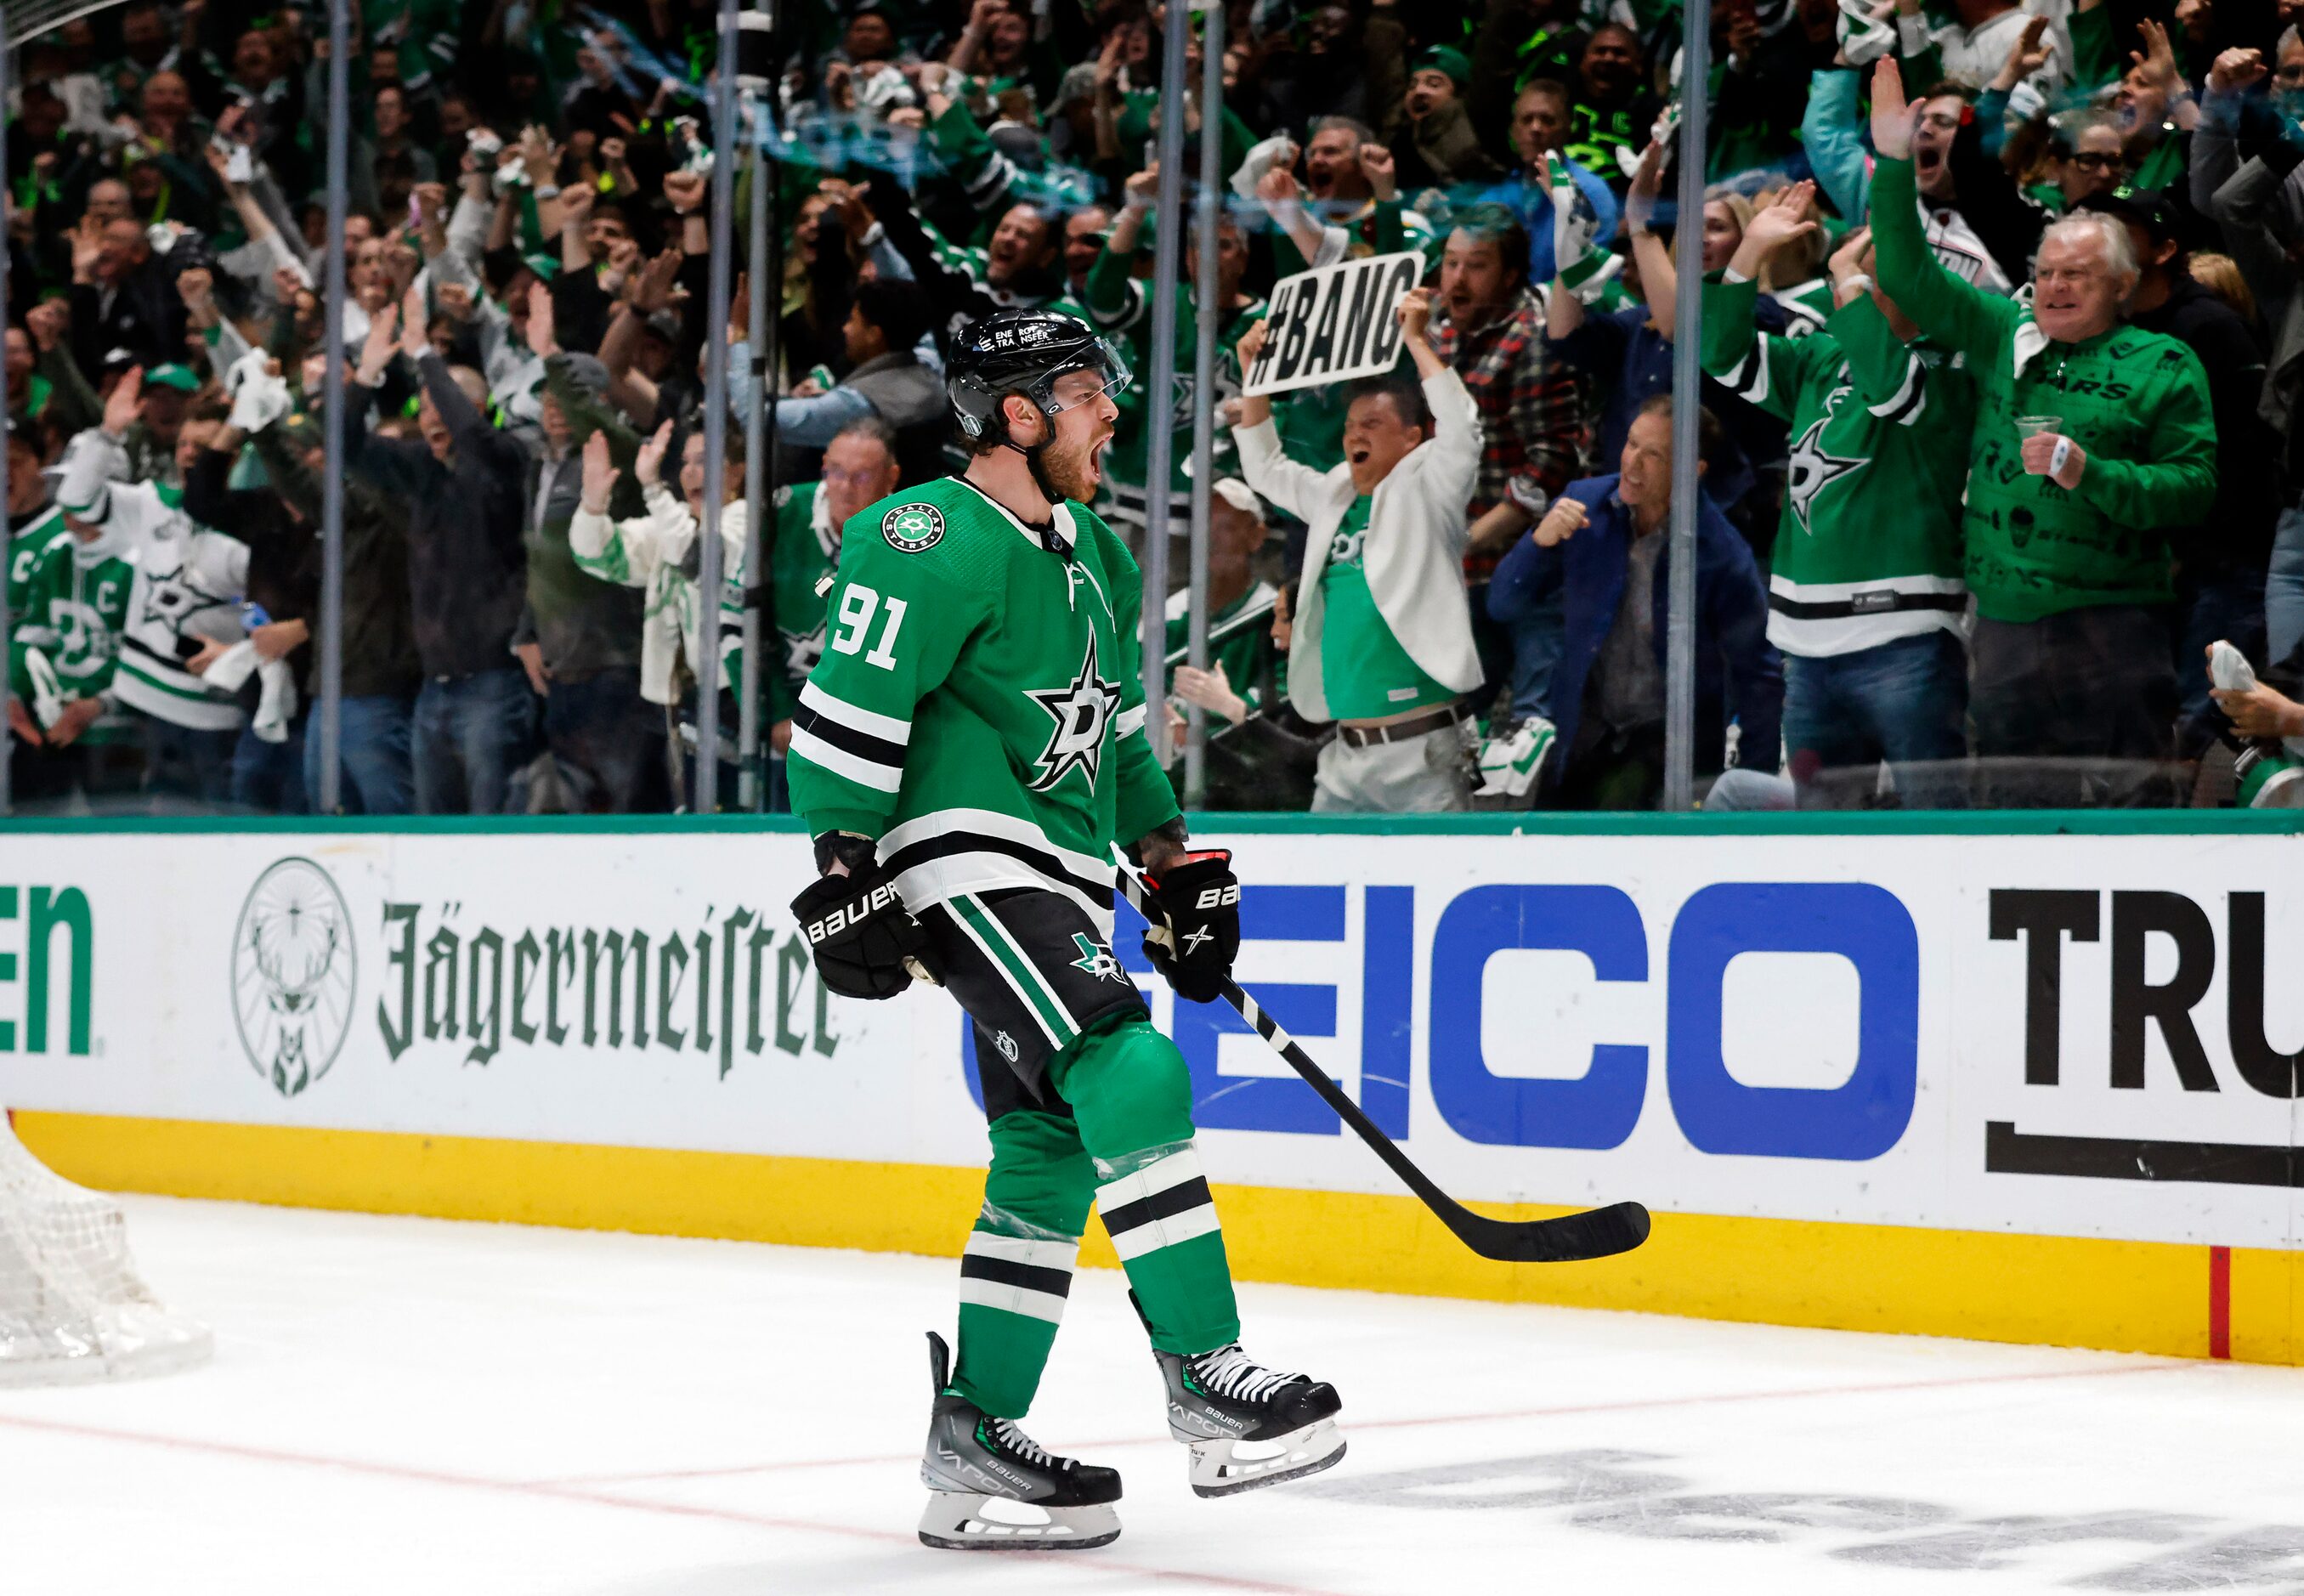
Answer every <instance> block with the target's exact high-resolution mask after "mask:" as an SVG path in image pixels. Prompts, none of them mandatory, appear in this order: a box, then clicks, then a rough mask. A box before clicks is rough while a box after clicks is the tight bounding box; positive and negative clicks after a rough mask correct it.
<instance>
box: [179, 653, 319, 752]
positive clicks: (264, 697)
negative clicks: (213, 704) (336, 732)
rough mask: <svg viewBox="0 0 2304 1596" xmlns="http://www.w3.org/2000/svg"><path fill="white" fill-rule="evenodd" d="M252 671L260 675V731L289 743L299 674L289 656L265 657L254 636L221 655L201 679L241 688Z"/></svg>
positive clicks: (272, 740)
mask: <svg viewBox="0 0 2304 1596" xmlns="http://www.w3.org/2000/svg"><path fill="white" fill-rule="evenodd" d="M251 671H252V672H254V673H255V675H256V687H257V694H258V697H257V703H256V720H255V730H256V734H257V735H258V736H259V737H261V738H263V739H264V741H266V742H267V743H285V742H287V741H288V723H289V722H290V721H291V720H293V719H294V718H295V717H296V678H295V676H294V675H292V674H291V673H290V671H289V669H288V662H287V661H286V660H284V659H266V658H262V657H260V656H259V655H258V653H257V651H256V640H255V639H254V638H252V637H251V638H249V639H246V640H245V641H241V642H237V643H234V644H233V646H232V647H231V648H229V649H225V650H224V652H223V653H221V654H219V655H217V656H216V658H215V660H214V661H212V662H211V663H210V664H209V666H208V669H207V670H206V671H204V672H202V673H201V679H202V680H204V681H207V682H211V683H215V684H216V686H218V687H221V688H223V689H224V691H225V692H239V691H240V689H241V683H244V682H246V681H247V680H248V677H249V673H250V672H251Z"/></svg>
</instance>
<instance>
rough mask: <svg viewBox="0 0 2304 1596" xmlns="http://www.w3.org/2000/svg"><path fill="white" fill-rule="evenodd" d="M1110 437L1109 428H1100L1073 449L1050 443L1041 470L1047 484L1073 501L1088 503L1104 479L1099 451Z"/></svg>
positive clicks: (1043, 453)
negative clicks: (1098, 458) (1099, 460)
mask: <svg viewBox="0 0 2304 1596" xmlns="http://www.w3.org/2000/svg"><path fill="white" fill-rule="evenodd" d="M1111 437H1112V433H1111V430H1110V429H1107V428H1098V429H1097V431H1096V432H1095V433H1094V434H1093V435H1092V436H1090V437H1087V438H1085V439H1083V440H1082V441H1081V442H1080V443H1079V444H1078V445H1076V446H1073V447H1072V448H1069V449H1067V448H1065V447H1063V446H1062V445H1060V444H1050V445H1049V446H1047V448H1046V449H1044V450H1043V451H1041V454H1040V472H1041V474H1042V475H1043V476H1045V477H1046V479H1047V485H1048V486H1049V487H1051V488H1055V490H1056V491H1057V492H1058V493H1059V494H1062V495H1063V497H1065V498H1068V499H1070V500H1072V502H1073V503H1074V504H1080V505H1085V504H1087V503H1088V502H1089V501H1090V500H1092V499H1094V498H1095V497H1096V490H1097V485H1098V484H1099V483H1101V482H1102V481H1103V480H1104V472H1103V469H1102V467H1101V464H1100V463H1099V462H1098V460H1097V454H1098V452H1099V451H1100V450H1101V449H1102V448H1103V447H1104V446H1105V443H1106V442H1108V441H1109V440H1110V438H1111Z"/></svg>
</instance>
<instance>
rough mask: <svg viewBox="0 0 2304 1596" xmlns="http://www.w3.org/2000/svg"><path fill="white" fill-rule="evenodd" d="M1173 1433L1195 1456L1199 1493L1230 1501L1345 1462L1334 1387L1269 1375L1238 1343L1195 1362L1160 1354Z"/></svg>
mask: <svg viewBox="0 0 2304 1596" xmlns="http://www.w3.org/2000/svg"><path fill="white" fill-rule="evenodd" d="M1152 1355H1153V1356H1154V1357H1155V1358H1156V1359H1157V1360H1159V1363H1160V1373H1161V1377H1162V1378H1163V1379H1165V1380H1166V1381H1167V1382H1168V1433H1169V1434H1171V1435H1173V1436H1174V1437H1175V1438H1176V1439H1178V1440H1180V1441H1182V1442H1183V1443H1184V1444H1185V1445H1186V1446H1188V1447H1190V1448H1191V1450H1192V1471H1191V1472H1192V1489H1193V1490H1195V1491H1197V1492H1198V1493H1199V1494H1200V1495H1201V1496H1204V1497H1220V1496H1231V1495H1233V1494H1234V1493H1236V1492H1238V1491H1243V1490H1255V1489H1256V1488H1257V1487H1258V1486H1260V1485H1277V1484H1279V1483H1280V1482H1281V1481H1283V1480H1297V1479H1301V1478H1302V1477H1303V1476H1304V1475H1306V1474H1317V1473H1319V1472H1320V1471H1321V1470H1322V1469H1325V1468H1327V1467H1329V1466H1331V1465H1332V1464H1334V1463H1335V1462H1336V1461H1337V1460H1338V1459H1339V1458H1341V1457H1343V1455H1344V1438H1343V1435H1342V1434H1340V1433H1339V1432H1338V1430H1337V1429H1336V1414H1337V1413H1339V1412H1340V1411H1341V1410H1342V1409H1343V1398H1342V1397H1340V1396H1337V1395H1336V1388H1335V1387H1334V1386H1332V1385H1329V1384H1327V1383H1326V1381H1321V1380H1309V1379H1307V1378H1306V1377H1305V1376H1303V1375H1300V1374H1282V1373H1279V1372H1277V1371H1275V1370H1270V1369H1266V1368H1263V1367H1262V1366H1260V1365H1258V1363H1255V1362H1253V1361H1252V1360H1251V1359H1250V1358H1249V1355H1248V1354H1246V1353H1244V1352H1242V1351H1241V1349H1240V1345H1239V1343H1237V1342H1234V1343H1233V1344H1232V1346H1220V1347H1218V1348H1216V1351H1214V1352H1204V1353H1200V1354H1197V1355H1195V1356H1192V1357H1184V1356H1182V1355H1180V1354H1176V1353H1172V1352H1160V1351H1158V1350H1155V1351H1154V1352H1153V1354H1152Z"/></svg>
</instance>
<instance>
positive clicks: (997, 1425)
mask: <svg viewBox="0 0 2304 1596" xmlns="http://www.w3.org/2000/svg"><path fill="white" fill-rule="evenodd" d="M990 1428H991V1431H992V1439H994V1440H995V1441H998V1442H999V1443H1000V1445H1001V1446H1002V1447H1005V1448H1006V1449H1007V1450H1009V1451H1011V1452H1013V1453H1014V1454H1015V1455H1016V1456H1019V1457H1021V1458H1022V1459H1023V1460H1024V1461H1025V1462H1026V1463H1029V1464H1034V1465H1035V1466H1037V1467H1039V1468H1055V1467H1056V1466H1057V1459H1056V1457H1055V1455H1054V1454H1053V1453H1051V1452H1050V1451H1049V1450H1048V1449H1047V1448H1046V1447H1044V1446H1042V1445H1040V1443H1039V1442H1038V1441H1036V1440H1034V1439H1032V1438H1031V1437H1030V1436H1029V1435H1026V1434H1025V1433H1024V1432H1023V1431H1022V1430H1019V1429H1017V1428H1016V1426H1015V1424H1014V1422H1012V1421H1011V1420H1007V1419H994V1420H993V1421H991V1424H990Z"/></svg>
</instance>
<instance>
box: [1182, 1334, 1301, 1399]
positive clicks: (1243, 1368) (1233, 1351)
mask: <svg viewBox="0 0 2304 1596" xmlns="http://www.w3.org/2000/svg"><path fill="white" fill-rule="evenodd" d="M1192 1378H1193V1379H1195V1380H1198V1381H1199V1383H1200V1387H1201V1388H1202V1389H1203V1390H1206V1391H1207V1392H1209V1393H1210V1394H1211V1395H1213V1396H1228V1397H1230V1398H1231V1399H1232V1400H1233V1401H1235V1402H1260V1401H1262V1400H1263V1399H1264V1398H1265V1397H1266V1396H1271V1395H1272V1393H1274V1392H1275V1391H1277V1390H1278V1389H1279V1388H1281V1387H1283V1386H1284V1385H1288V1384H1291V1383H1292V1382H1293V1381H1296V1380H1302V1379H1303V1378H1304V1377H1303V1376H1302V1375H1300V1374H1283V1373H1282V1372H1280V1371H1277V1370H1274V1369H1266V1368H1264V1367H1262V1366H1261V1365H1259V1364H1258V1363H1256V1362H1255V1361H1254V1360H1253V1359H1251V1358H1249V1355H1248V1354H1246V1353H1244V1352H1242V1351H1241V1349H1240V1344H1239V1343H1238V1342H1236V1341H1235V1342H1234V1343H1232V1345H1231V1346H1220V1347H1218V1348H1217V1349H1216V1351H1214V1352H1211V1353H1203V1354H1200V1355H1199V1357H1197V1358H1195V1359H1193V1360H1192Z"/></svg>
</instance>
